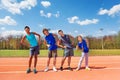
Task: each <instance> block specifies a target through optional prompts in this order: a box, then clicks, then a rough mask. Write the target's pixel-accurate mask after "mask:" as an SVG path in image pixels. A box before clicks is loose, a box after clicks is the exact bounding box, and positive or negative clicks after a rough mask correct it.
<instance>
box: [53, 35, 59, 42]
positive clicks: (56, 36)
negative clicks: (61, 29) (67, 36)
mask: <svg viewBox="0 0 120 80" xmlns="http://www.w3.org/2000/svg"><path fill="white" fill-rule="evenodd" d="M52 35H53V36H54V37H55V38H56V39H57V41H58V35H57V34H53V33H52Z"/></svg>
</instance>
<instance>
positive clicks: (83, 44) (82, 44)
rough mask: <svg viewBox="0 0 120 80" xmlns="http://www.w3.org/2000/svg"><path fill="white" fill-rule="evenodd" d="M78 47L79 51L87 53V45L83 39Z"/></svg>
mask: <svg viewBox="0 0 120 80" xmlns="http://www.w3.org/2000/svg"><path fill="white" fill-rule="evenodd" d="M78 46H79V48H80V49H83V52H85V53H88V52H89V48H88V47H87V43H86V41H85V40H84V39H83V40H82V42H81V43H80V42H78Z"/></svg>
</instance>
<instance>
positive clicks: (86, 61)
mask: <svg viewBox="0 0 120 80" xmlns="http://www.w3.org/2000/svg"><path fill="white" fill-rule="evenodd" d="M85 66H86V67H88V53H85Z"/></svg>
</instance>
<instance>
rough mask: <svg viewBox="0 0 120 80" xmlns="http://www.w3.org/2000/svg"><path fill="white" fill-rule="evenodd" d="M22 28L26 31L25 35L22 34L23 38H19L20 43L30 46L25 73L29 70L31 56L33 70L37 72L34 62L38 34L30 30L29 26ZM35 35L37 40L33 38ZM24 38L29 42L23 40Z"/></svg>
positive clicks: (38, 42) (37, 51)
mask: <svg viewBox="0 0 120 80" xmlns="http://www.w3.org/2000/svg"><path fill="white" fill-rule="evenodd" d="M24 30H25V32H26V35H24V36H23V38H22V39H21V44H23V45H25V46H29V47H30V58H29V68H28V69H27V73H30V72H31V63H32V58H33V56H34V58H35V60H34V69H33V72H34V73H37V70H36V64H37V57H38V54H39V45H40V35H39V34H38V33H36V32H30V28H29V26H25V28H24ZM35 35H36V36H38V41H37V39H36V38H35ZM25 39H27V40H28V42H29V44H26V43H25V42H24V40H25Z"/></svg>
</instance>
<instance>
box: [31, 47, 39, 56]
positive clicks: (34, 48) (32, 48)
mask: <svg viewBox="0 0 120 80" xmlns="http://www.w3.org/2000/svg"><path fill="white" fill-rule="evenodd" d="M38 54H39V46H35V47H30V55H38Z"/></svg>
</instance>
